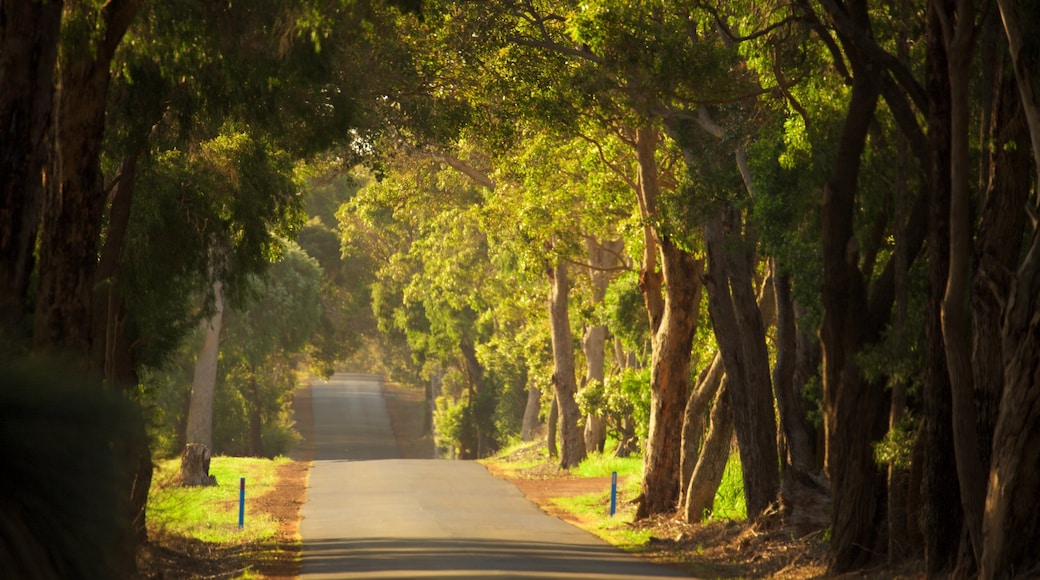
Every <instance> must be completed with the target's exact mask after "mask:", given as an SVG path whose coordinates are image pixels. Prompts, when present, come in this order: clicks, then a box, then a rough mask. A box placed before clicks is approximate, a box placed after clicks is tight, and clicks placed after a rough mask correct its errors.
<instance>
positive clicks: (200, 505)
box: [148, 457, 290, 544]
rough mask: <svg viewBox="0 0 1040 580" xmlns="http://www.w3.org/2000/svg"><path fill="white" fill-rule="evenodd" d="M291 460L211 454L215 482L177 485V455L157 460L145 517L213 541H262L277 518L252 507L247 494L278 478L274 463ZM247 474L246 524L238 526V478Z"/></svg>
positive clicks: (273, 530) (260, 491) (255, 494)
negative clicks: (185, 485) (199, 484)
mask: <svg viewBox="0 0 1040 580" xmlns="http://www.w3.org/2000/svg"><path fill="white" fill-rule="evenodd" d="M289 461H290V459H287V458H278V459H274V460H271V459H255V458H245V457H214V458H213V460H212V462H211V463H210V470H209V471H210V475H213V476H215V477H216V478H217V485H216V486H208V487H181V486H180V485H178V484H176V483H175V482H174V480H175V478H176V476H177V472H178V470H179V469H180V459H170V460H166V461H162V462H160V463H159V465H158V467H157V469H156V471H155V474H154V475H153V476H152V488H151V492H150V493H149V496H148V521H149V524H150V525H151V526H154V527H155V528H157V529H159V530H162V531H163V532H166V533H171V534H177V535H181V536H187V537H191V538H195V539H198V540H201V541H203V542H212V543H220V544H226V543H234V542H260V541H264V540H267V539H269V538H273V537H274V536H275V535H276V534H277V533H278V522H277V521H275V520H274V519H272V518H271V517H270V516H268V515H266V514H257V513H254V512H253V510H251V509H250V503H249V502H250V498H256V497H259V496H262V495H264V494H266V493H267V492H268V491H270V490H271V489H272V488H273V487H274V486H275V484H276V483H277V470H278V466H279V465H282V464H284V463H287V462H289ZM242 477H244V478H246V503H245V506H246V509H245V526H244V527H243V528H242V529H239V527H238V503H239V502H238V498H239V479H240V478H242Z"/></svg>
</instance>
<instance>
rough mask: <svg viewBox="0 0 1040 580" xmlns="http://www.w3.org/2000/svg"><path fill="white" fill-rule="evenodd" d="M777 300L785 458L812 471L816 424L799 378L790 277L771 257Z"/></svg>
mask: <svg viewBox="0 0 1040 580" xmlns="http://www.w3.org/2000/svg"><path fill="white" fill-rule="evenodd" d="M770 269H771V270H772V274H773V289H774V297H775V301H776V306H775V308H776V364H775V365H774V366H773V389H774V390H775V391H776V406H777V410H778V414H779V416H780V428H781V431H782V432H783V434H784V440H785V441H786V442H787V456H786V457H784V458H783V459H784V462H785V463H786V464H787V465H788V466H790V467H793V468H795V469H800V470H802V471H812V470H813V469H815V466H816V460H815V457H816V449H815V443H814V438H813V427H812V425H811V424H810V423H809V408H808V405H807V403H806V401H805V397H803V396H802V386H803V385H804V382H803V381H800V380H797V378H796V377H797V371H798V326H797V323H796V322H795V306H794V300H793V299H792V298H791V280H790V277H788V276H787V275H784V274H780V273H778V272H777V265H776V260H775V259H773V260H771V261H770Z"/></svg>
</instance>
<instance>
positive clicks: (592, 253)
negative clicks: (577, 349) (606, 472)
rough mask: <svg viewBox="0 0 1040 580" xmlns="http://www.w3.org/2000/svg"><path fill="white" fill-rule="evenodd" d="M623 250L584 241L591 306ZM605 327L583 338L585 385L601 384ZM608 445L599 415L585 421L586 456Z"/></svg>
mask: <svg viewBox="0 0 1040 580" xmlns="http://www.w3.org/2000/svg"><path fill="white" fill-rule="evenodd" d="M624 247H625V242H624V240H622V239H617V240H607V241H602V242H601V241H599V240H597V239H596V238H595V237H593V236H586V237H585V248H586V250H587V253H588V256H589V266H590V267H589V279H590V282H591V286H592V306H594V307H595V306H597V305H599V304H600V303H602V302H603V298H604V297H605V296H606V294H607V286H609V285H610V279H611V271H612V270H613V268H614V267H615V266H616V265H617V264H618V256H619V255H620V253H621V251H622V250H623V249H624ZM606 343H607V327H606V325H603V324H598V325H594V326H589V327H588V328H587V329H586V330H585V336H584V337H583V338H582V346H583V348H584V349H585V383H584V384H590V383H593V382H597V383H600V384H602V383H603V380H604V378H605V377H604V367H605V364H606ZM606 442H607V425H606V422H605V421H604V420H603V417H602V416H601V415H600V414H599V413H590V414H589V415H588V416H586V417H585V450H586V451H587V452H588V453H592V452H593V451H599V452H602V451H603V447H604V445H606Z"/></svg>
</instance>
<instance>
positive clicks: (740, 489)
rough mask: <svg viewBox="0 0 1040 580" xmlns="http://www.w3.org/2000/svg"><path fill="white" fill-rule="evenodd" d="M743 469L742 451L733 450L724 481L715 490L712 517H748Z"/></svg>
mask: <svg viewBox="0 0 1040 580" xmlns="http://www.w3.org/2000/svg"><path fill="white" fill-rule="evenodd" d="M742 469H743V468H742V467H741V464H740V453H739V452H737V451H736V450H733V451H732V452H731V453H730V454H729V459H728V460H727V461H726V471H725V473H724V474H723V476H722V483H721V484H720V485H719V489H718V491H716V492H715V507H714V510H713V511H712V514H711V519H713V520H734V521H741V520H746V519H747V505H746V504H745V503H744V475H743V472H742Z"/></svg>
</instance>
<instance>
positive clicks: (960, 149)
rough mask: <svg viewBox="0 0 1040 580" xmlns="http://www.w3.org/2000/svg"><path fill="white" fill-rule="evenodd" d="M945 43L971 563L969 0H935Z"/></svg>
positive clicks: (958, 386)
mask: <svg viewBox="0 0 1040 580" xmlns="http://www.w3.org/2000/svg"><path fill="white" fill-rule="evenodd" d="M937 4H938V6H937V13H938V15H939V19H940V22H941V23H942V25H943V37H944V39H945V43H946V55H947V74H948V75H949V87H950V222H949V223H950V254H949V261H950V267H949V272H948V274H947V279H946V292H945V294H944V296H943V302H942V329H943V346H944V347H945V350H946V365H947V369H948V371H949V373H950V386H951V388H952V394H953V443H954V451H955V453H956V459H957V476H958V480H959V482H960V487H961V503H962V504H963V506H964V515H965V521H966V523H967V525H968V533H969V536H970V540H971V545H972V549H973V552H974V555H975V559H976V561H978V559H979V558H980V557H981V548H982V513H983V509H984V508H983V503H984V502H985V497H986V483H985V481H986V480H985V474H984V472H983V469H982V460H981V458H980V455H979V441H978V436H977V433H976V430H975V423H976V422H975V397H974V391H975V387H974V384H973V380H972V368H971V347H970V337H969V332H970V324H971V321H970V319H969V315H970V310H969V309H968V304H969V302H968V291H969V289H970V288H971V257H972V255H973V254H974V251H973V245H972V231H973V226H972V216H971V214H972V210H971V192H970V186H971V185H970V184H971V182H970V175H969V171H970V167H971V163H970V159H969V148H970V146H969V142H968V132H969V113H970V111H969V102H968V101H969V95H968V90H969V84H968V83H969V75H970V73H971V60H972V56H973V50H972V48H973V46H974V37H975V13H974V10H973V8H972V6H971V4H972V2H971V0H956V14H955V13H954V9H953V6H952V4H953V3H952V2H948V1H945V0H937Z"/></svg>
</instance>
